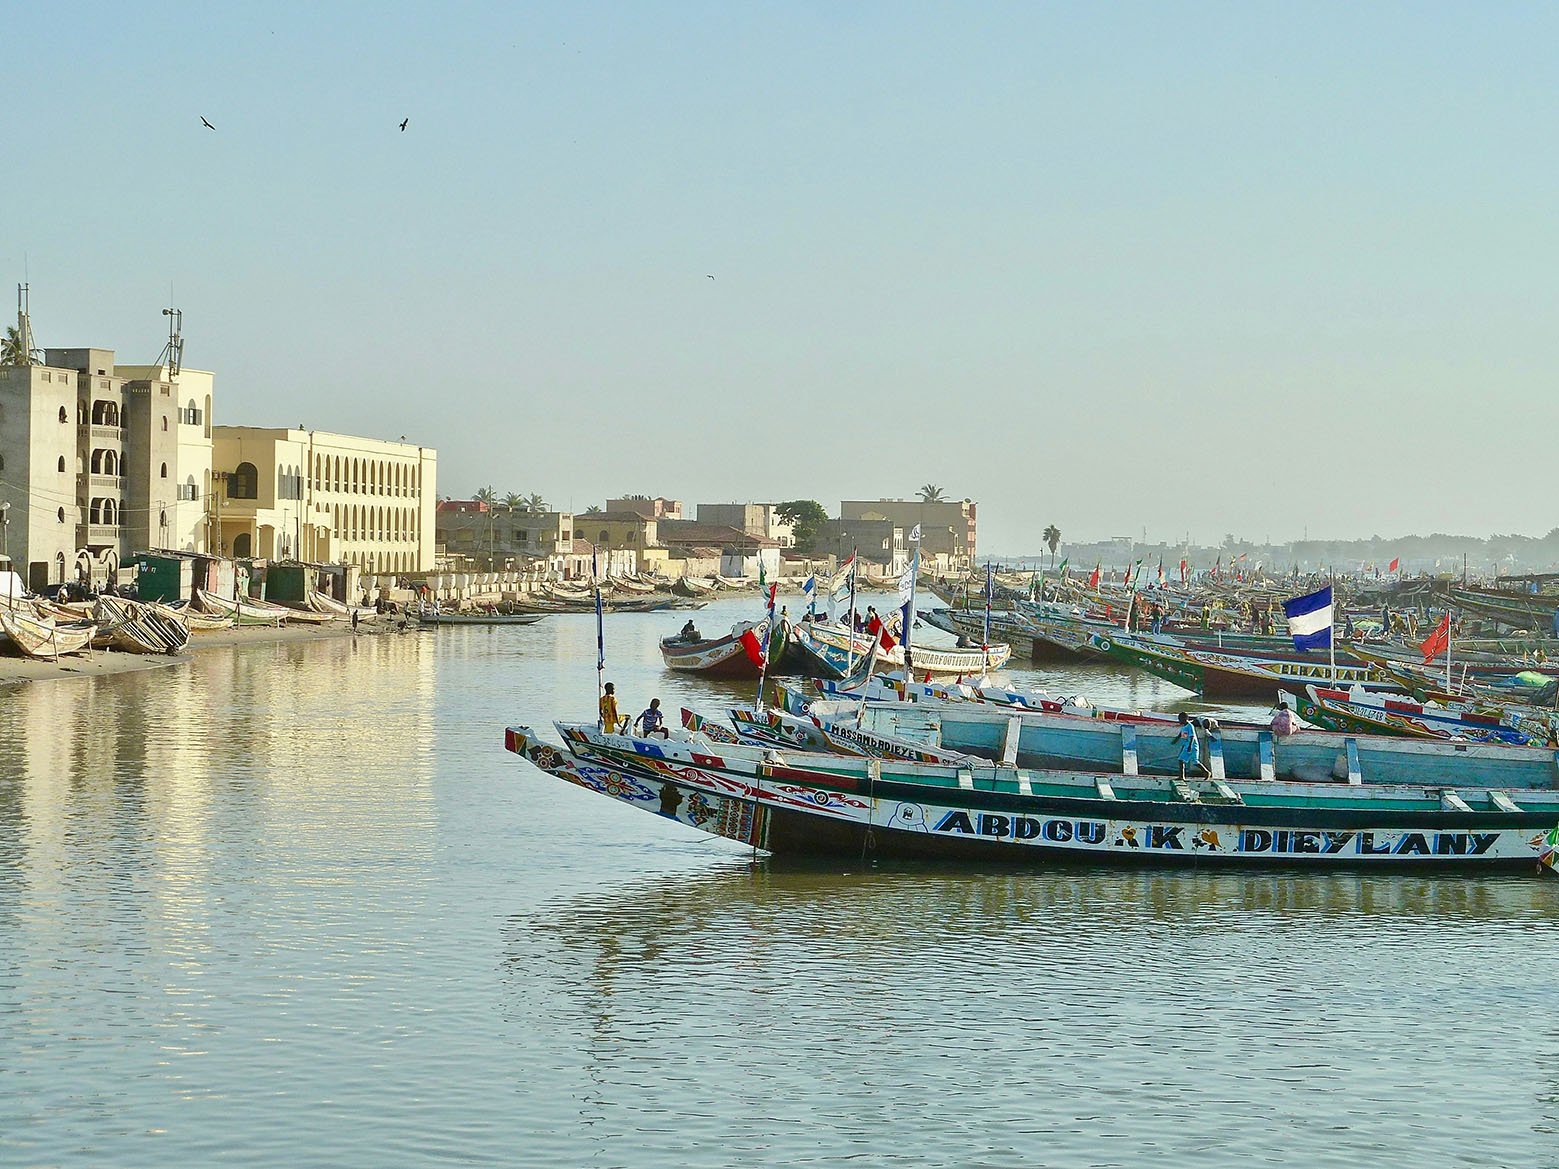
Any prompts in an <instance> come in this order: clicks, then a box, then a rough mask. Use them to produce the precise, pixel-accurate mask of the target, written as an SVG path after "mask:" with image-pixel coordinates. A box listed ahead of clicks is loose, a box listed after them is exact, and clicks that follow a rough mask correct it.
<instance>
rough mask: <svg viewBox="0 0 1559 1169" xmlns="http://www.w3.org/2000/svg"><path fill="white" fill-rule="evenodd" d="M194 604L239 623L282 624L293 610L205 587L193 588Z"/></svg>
mask: <svg viewBox="0 0 1559 1169" xmlns="http://www.w3.org/2000/svg"><path fill="white" fill-rule="evenodd" d="M195 604H197V605H199V606H200V608H201V610H202V611H204V612H206V613H214V614H216V615H217V616H220V617H231V618H233V619H234V620H235V621H236V622H237V624H239V625H277V626H279V625H284V624H286V622H287V619H288V618H289V617H291V616H292V614H293V612H294V610H292V609H286V608H283V607H282V606H281V605H272V604H270V603H269V602H268V601H256V600H254V599H253V598H252V597H224V596H220V595H218V594H217V593H209V592H207V591H206V590H205V589H196V590H195Z"/></svg>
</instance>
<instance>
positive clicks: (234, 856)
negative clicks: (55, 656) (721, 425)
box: [0, 604, 1559, 1169]
mask: <svg viewBox="0 0 1559 1169" xmlns="http://www.w3.org/2000/svg"><path fill="white" fill-rule="evenodd" d="M734 611H735V610H733V609H732V608H731V606H730V605H729V604H727V605H726V606H724V607H722V608H711V609H709V610H705V612H704V613H702V614H700V616H699V620H700V624H701V625H702V626H703V627H704V628H705V629H706V631H707V630H713V629H716V628H720V627H722V626H723V625H724V624H725V623H726V622H728V621H729V620H730V618H731V616H732V614H733V612H734ZM674 617H675V615H672V617H661V618H657V617H652V616H635V617H624V618H621V619H617V620H614V621H613V622H612V623H611V624H610V626H609V628H608V640H609V645H608V654H609V659H610V667H611V668H610V669H609V672H608V677H612V678H613V679H614V680H616V681H618V683H619V688H620V689H621V690H622V692H623V693H624V696H625V698H626V699H627V701H625V702H624V709H625V710H630V709H631V710H632V711H633V712H635V713H636V712H637V710H638V709H640V708H641V707H642V705H643V704H644V702H645V701H646V700H647V698H648V696H649V695H650V694H651V693H654V694H659V695H660V696H661V697H662V698H663V700H664V704H665V705H666V706H667V707H668V708H670V709H671V710H672V711H673V712H675V710H676V707H677V706H679V705H681V704H682V703H683V702H692V703H696V704H698V705H699V706H701V707H702V708H703V709H705V710H714V709H718V705H719V703H720V702H722V701H726V700H732V699H736V700H739V699H742V698H743V697H744V696H745V694H746V688H745V687H728V688H725V689H723V690H711V689H710V688H709V687H707V686H706V685H703V684H700V683H698V682H696V681H691V680H687V679H679V678H673V677H669V676H667V675H665V674H664V673H663V672H662V671H661V669H660V667H659V662H658V659H657V657H656V656H655V651H654V639H655V638H656V637H657V636H658V635H659V634H660V633H662V632H663V631H664V630H665V629H666V628H671V627H675V626H677V625H680V623H681V622H680V620H673V619H672V618H674ZM593 665H594V634H593V629H592V626H591V623H590V621H589V619H588V618H549V619H548V620H547V621H545V622H543V623H541V624H540V625H537V626H534V627H530V628H528V629H524V630H480V629H475V630H446V631H441V632H440V633H439V634H438V635H437V636H434V635H410V636H406V637H390V638H366V637H365V638H362V639H360V640H359V641H357V642H356V643H353V642H351V641H331V642H321V643H317V644H311V645H302V646H299V645H287V646H267V647H250V648H247V649H244V650H242V651H212V652H209V653H203V654H201V655H200V656H199V657H198V658H197V659H196V660H195V661H194V662H193V663H191V664H189V665H186V666H181V667H176V668H174V669H170V670H165V671H158V672H153V673H149V674H143V675H132V676H126V677H121V678H113V679H103V680H98V681H74V682H68V683H61V684H51V685H38V686H32V687H28V688H25V689H21V690H9V691H0V742H4V743H6V744H7V748H6V752H5V754H4V755H0V1165H13V1164H14V1165H55V1164H58V1165H93V1166H97V1165H115V1166H119V1165H123V1166H164V1165H200V1164H208V1163H212V1162H217V1161H223V1160H226V1161H231V1162H234V1163H240V1164H255V1165H262V1164H263V1165H271V1164H274V1165H314V1164H317V1165H332V1166H342V1165H364V1166H379V1165H442V1164H448V1165H475V1164H495V1165H509V1164H518V1165H528V1164H536V1165H560V1166H572V1165H585V1164H589V1165H601V1166H612V1165H622V1166H633V1167H638V1166H644V1167H653V1169H659V1167H663V1166H664V1167H683V1166H689V1165H730V1164H747V1165H778V1164H801V1165H836V1164H848V1165H887V1166H894V1167H918V1166H1015V1165H1031V1164H1065V1165H1080V1166H1081V1165H1099V1166H1104V1165H1137V1164H1140V1163H1143V1162H1145V1161H1153V1162H1156V1163H1162V1164H1172V1165H1188V1166H1190V1165H1195V1166H1212V1165H1231V1166H1232V1165H1248V1164H1252V1163H1270V1164H1291V1165H1331V1164H1335V1165H1344V1164H1346V1165H1350V1166H1355V1165H1357V1164H1359V1163H1360V1162H1361V1161H1364V1160H1366V1159H1367V1160H1368V1161H1370V1162H1377V1161H1381V1160H1385V1159H1387V1158H1390V1159H1392V1160H1396V1159H1401V1160H1407V1159H1408V1158H1409V1157H1412V1158H1413V1159H1414V1160H1418V1161H1421V1162H1422V1163H1425V1164H1434V1165H1442V1164H1444V1165H1454V1164H1466V1165H1490V1164H1499V1165H1539V1164H1544V1163H1548V1162H1551V1161H1552V1159H1553V1156H1554V1154H1555V1152H1556V1151H1559V1042H1556V1032H1559V1023H1555V1022H1554V1020H1555V1017H1556V1014H1559V1012H1556V1007H1559V992H1556V991H1555V989H1554V985H1553V979H1554V976H1555V973H1556V971H1559V961H1556V959H1559V941H1556V934H1555V929H1554V926H1555V917H1556V909H1559V882H1546V883H1545V882H1541V881H1536V880H1527V879H1522V878H1519V877H1517V878H1509V877H1502V878H1484V879H1467V880H1445V881H1439V882H1435V881H1428V880H1425V879H1422V878H1416V877H1413V878H1409V877H1370V878H1365V877H1358V876H1323V877H1303V876H1300V877H1296V876H1292V875H1240V874H1227V873H1220V874H1203V873H1194V874H1192V873H1188V874H1176V873H1172V872H1152V871H1131V872H1118V871H1107V870H1106V871H1095V870H1089V869H1083V868H1058V869H1053V870H1047V871H1043V872H1038V873H1013V872H1007V871H1002V870H996V871H990V870H983V871H982V870H972V869H950V868H929V867H926V868H894V869H887V868H881V867H870V868H867V869H865V870H856V869H854V868H853V867H851V866H841V867H837V868H817V867H803V866H796V865H791V864H780V863H777V862H769V863H759V864H756V865H754V864H753V863H752V862H751V858H750V856H749V854H748V853H747V852H746V851H745V850H742V849H740V848H737V847H735V846H733V845H731V844H729V843H728V842H723V841H714V840H711V839H709V838H705V837H701V836H697V835H693V834H690V833H688V832H686V831H684V830H681V829H679V828H677V827H675V826H672V825H668V824H666V823H664V822H662V821H659V820H657V819H655V818H653V817H648V816H644V815H643V814H641V813H636V812H634V811H632V810H629V809H625V808H621V807H618V806H615V805H612V804H610V803H607V802H606V801H604V800H601V799H599V798H598V797H593V796H591V795H589V794H588V793H583V792H579V791H576V790H573V789H570V788H568V787H566V786H565V785H562V784H558V783H557V782H556V781H554V780H551V779H548V778H546V777H544V776H541V775H539V774H538V773H535V772H534V771H532V770H530V769H529V768H527V767H526V766H525V765H523V764H520V763H519V762H518V761H516V760H513V759H512V757H509V756H506V755H505V754H504V753H503V752H502V750H501V746H500V740H501V728H502V726H503V725H504V724H505V723H506V722H516V721H521V720H526V721H531V722H533V723H534V724H535V725H537V726H538V727H546V726H547V723H548V721H549V720H550V719H551V718H552V717H569V716H577V715H585V714H588V713H589V711H590V709H591V707H592V706H593V702H594V696H595V678H594V677H593V674H594V671H593ZM1049 681H1050V682H1051V684H1052V685H1054V686H1055V687H1056V688H1058V689H1061V690H1066V691H1068V692H1073V691H1080V692H1083V693H1087V694H1089V695H1091V696H1092V697H1094V698H1096V699H1098V700H1101V701H1119V702H1131V703H1134V704H1143V705H1156V706H1168V705H1170V704H1172V703H1173V701H1174V698H1175V696H1176V695H1177V694H1179V692H1178V691H1175V690H1174V689H1173V688H1170V687H1167V686H1161V685H1159V684H1158V683H1155V682H1152V681H1151V680H1142V679H1135V678H1131V677H1129V676H1122V675H1117V674H1112V673H1108V672H1100V671H1089V670H1078V671H1072V672H1070V673H1064V674H1061V675H1054V674H1052V675H1050V676H1049Z"/></svg>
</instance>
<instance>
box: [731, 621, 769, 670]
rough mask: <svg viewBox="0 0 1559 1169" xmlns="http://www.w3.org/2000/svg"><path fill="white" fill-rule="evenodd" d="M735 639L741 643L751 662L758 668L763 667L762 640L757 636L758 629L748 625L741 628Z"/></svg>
mask: <svg viewBox="0 0 1559 1169" xmlns="http://www.w3.org/2000/svg"><path fill="white" fill-rule="evenodd" d="M736 640H737V641H739V642H741V643H742V648H743V649H744V650H746V651H747V656H748V657H749V658H751V659H752V664H753V665H755V666H757V667H758V668H759V669H760V670H761V669H763V642H762V640H761V639H759V637H758V631H757V630H756V629H754V628H753V627H752V626H750V625H749V626H748V627H747V628H746V629H744V630H742V635H741V636H740V637H739V638H737V639H736Z"/></svg>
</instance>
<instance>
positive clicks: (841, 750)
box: [682, 707, 969, 763]
mask: <svg viewBox="0 0 1559 1169" xmlns="http://www.w3.org/2000/svg"><path fill="white" fill-rule="evenodd" d="M689 713H691V712H685V713H684V717H683V724H682V725H683V726H687V725H688V718H687V714H689ZM727 717H729V718H730V720H731V725H732V726H733V727H735V728H736V737H737V740H738V741H739V742H743V743H755V744H757V745H759V746H768V747H784V748H786V749H789V750H801V751H821V752H825V753H831V754H835V755H858V756H862V757H866V758H872V759H908V760H912V761H914V762H916V763H966V762H968V761H969V757H968V756H966V755H963V754H960V753H959V752H957V751H943V750H940V749H938V748H935V747H930V746H927V745H925V744H923V743H917V742H914V741H912V740H909V739H901V738H897V737H895V736H893V735H881V734H874V733H873V732H871V731H864V730H862V729H861V728H860V727H859V726H857V725H855V720H854V719H853V718H849V719H839V720H837V721H825V720H824V719H822V718H817V717H812V716H805V717H797V716H794V715H790V714H786V713H785V712H784V711H780V710H770V709H764V710H755V709H753V708H751V707H734V708H732V709H731V710H729V711H728V712H727Z"/></svg>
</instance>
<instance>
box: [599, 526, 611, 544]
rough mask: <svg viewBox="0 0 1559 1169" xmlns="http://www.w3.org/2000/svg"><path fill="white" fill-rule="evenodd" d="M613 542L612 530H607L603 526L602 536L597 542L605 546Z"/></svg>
mask: <svg viewBox="0 0 1559 1169" xmlns="http://www.w3.org/2000/svg"><path fill="white" fill-rule="evenodd" d="M611 542H612V534H611V533H610V532H608V531H606V530H605V529H604V528H603V529H602V531H601V538H600V539H599V540H597V541H596V543H597V544H600V545H602V546H603V547H604V546H605V545H607V544H610V543H611Z"/></svg>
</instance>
